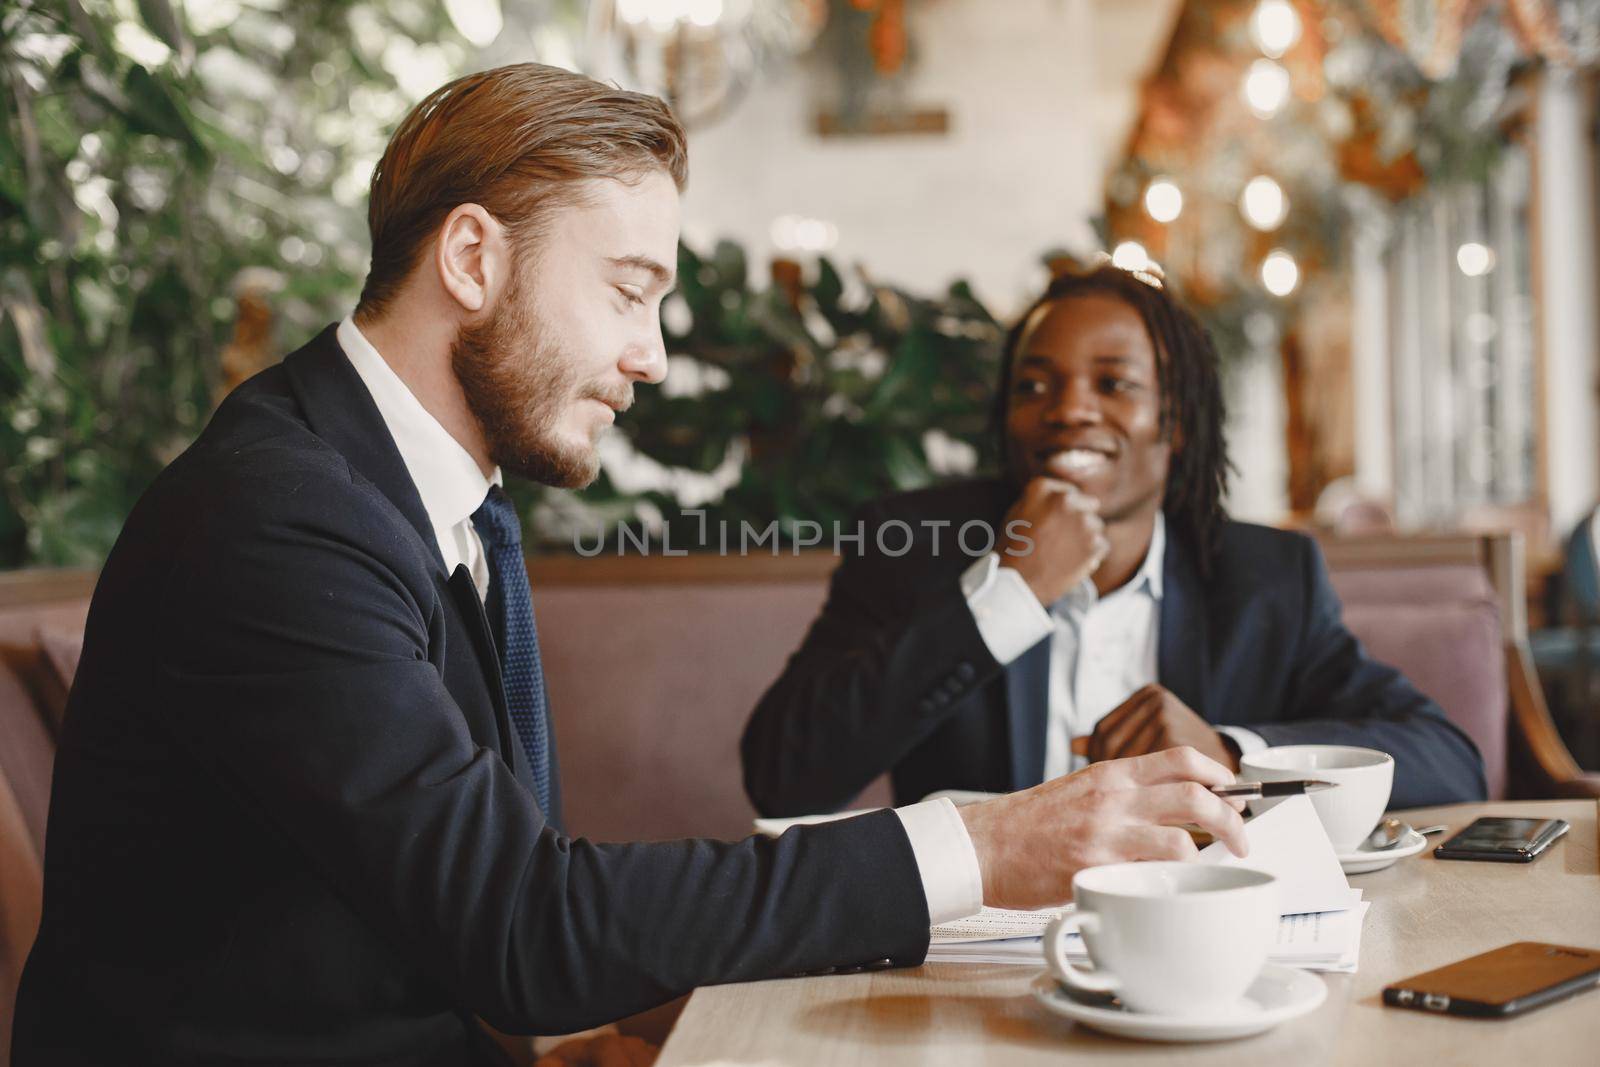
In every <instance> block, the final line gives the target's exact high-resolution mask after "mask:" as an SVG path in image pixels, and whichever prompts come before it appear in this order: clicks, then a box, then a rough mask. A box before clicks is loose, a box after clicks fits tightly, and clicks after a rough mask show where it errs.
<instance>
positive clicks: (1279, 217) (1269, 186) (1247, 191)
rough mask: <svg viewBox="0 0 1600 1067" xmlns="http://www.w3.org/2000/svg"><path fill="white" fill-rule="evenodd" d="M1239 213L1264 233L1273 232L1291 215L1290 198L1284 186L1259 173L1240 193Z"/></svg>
mask: <svg viewBox="0 0 1600 1067" xmlns="http://www.w3.org/2000/svg"><path fill="white" fill-rule="evenodd" d="M1239 213H1240V214H1242V215H1243V216H1244V219H1245V221H1246V222H1248V223H1249V224H1250V225H1251V226H1254V227H1255V228H1256V229H1258V230H1260V231H1261V232H1262V233H1271V232H1272V231H1273V230H1276V229H1277V228H1278V227H1279V226H1282V225H1283V220H1284V219H1286V218H1288V217H1289V198H1288V197H1287V196H1285V195H1284V192H1283V186H1281V185H1279V184H1278V183H1277V182H1275V181H1273V180H1272V179H1271V178H1269V177H1267V176H1266V175H1265V174H1258V175H1256V176H1255V177H1254V178H1251V179H1250V181H1249V182H1247V183H1246V184H1245V187H1244V192H1243V193H1241V194H1240V195H1239Z"/></svg>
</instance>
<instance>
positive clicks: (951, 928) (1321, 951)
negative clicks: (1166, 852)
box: [928, 797, 1369, 972]
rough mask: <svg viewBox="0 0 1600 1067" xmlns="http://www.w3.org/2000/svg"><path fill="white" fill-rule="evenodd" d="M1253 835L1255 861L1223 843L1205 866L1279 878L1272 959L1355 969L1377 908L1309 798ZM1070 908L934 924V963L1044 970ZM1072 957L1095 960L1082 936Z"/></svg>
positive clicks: (987, 912)
mask: <svg viewBox="0 0 1600 1067" xmlns="http://www.w3.org/2000/svg"><path fill="white" fill-rule="evenodd" d="M1245 834H1246V836H1247V837H1248V838H1249V839H1250V855H1249V856H1247V857H1245V858H1243V859H1240V858H1239V857H1236V856H1234V855H1233V853H1231V852H1229V851H1228V850H1227V846H1225V845H1223V844H1221V843H1218V844H1214V845H1211V846H1209V847H1208V848H1206V849H1205V850H1204V851H1202V852H1201V853H1200V862H1201V863H1218V864H1228V865H1233V866H1241V867H1253V868H1255V869H1257V870H1262V871H1266V872H1268V873H1269V874H1272V875H1273V876H1275V877H1276V878H1277V879H1278V885H1279V890H1280V911H1281V912H1282V915H1283V917H1282V919H1281V920H1279V924H1278V940H1277V943H1276V944H1275V945H1274V946H1273V947H1272V949H1271V950H1270V951H1269V952H1268V954H1267V958H1268V959H1270V960H1271V961H1273V962H1274V963H1282V964H1287V965H1288V966H1291V967H1301V968H1304V969H1306V970H1315V971H1339V972H1354V971H1355V969H1356V965H1357V963H1358V962H1359V959H1360V952H1361V927H1362V924H1363V922H1364V921H1365V920H1366V915H1367V908H1368V907H1369V905H1368V903H1367V902H1366V901H1364V900H1362V899H1361V890H1359V889H1352V888H1351V887H1350V883H1349V882H1348V881H1346V880H1345V877H1344V871H1343V870H1341V869H1340V867H1339V858H1338V856H1337V854H1335V852H1334V851H1333V845H1332V844H1331V843H1330V842H1329V841H1328V836H1327V834H1326V833H1324V832H1323V829H1322V823H1321V822H1319V821H1318V819H1317V814H1316V811H1315V810H1314V809H1313V808H1312V807H1311V802H1310V801H1309V800H1307V799H1306V798H1305V797H1293V798H1291V799H1289V800H1286V801H1285V802H1284V803H1282V804H1279V805H1277V806H1276V807H1274V808H1273V809H1272V810H1271V811H1269V812H1266V813H1265V814H1263V815H1260V816H1257V817H1256V818H1254V819H1252V820H1250V821H1249V822H1248V823H1246V824H1245ZM1070 910H1071V905H1068V906H1067V907H1065V908H1047V909H1044V910H1042V911H1005V910H1003V909H1000V908H984V909H983V910H982V911H981V912H979V913H978V914H977V915H973V916H969V917H967V918H965V919H958V920H956V921H955V922H951V923H944V924H941V925H939V926H936V927H934V928H933V931H932V944H931V945H930V947H929V949H928V960H929V962H932V963H939V962H966V963H1025V964H1030V965H1032V966H1035V967H1038V966H1043V964H1044V950H1043V946H1042V942H1041V940H1040V938H1041V937H1042V935H1043V934H1044V928H1045V926H1046V925H1048V924H1049V922H1050V920H1051V919H1053V918H1055V917H1056V916H1057V915H1062V914H1065V913H1066V912H1068V911H1070ZM1067 955H1068V956H1069V957H1072V958H1073V959H1074V961H1075V962H1085V961H1086V960H1087V959H1088V950H1087V949H1086V948H1085V947H1084V945H1083V941H1082V939H1081V938H1079V937H1078V935H1076V934H1073V935H1071V936H1070V937H1069V938H1068V941H1067Z"/></svg>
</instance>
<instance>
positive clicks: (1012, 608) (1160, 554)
mask: <svg viewBox="0 0 1600 1067" xmlns="http://www.w3.org/2000/svg"><path fill="white" fill-rule="evenodd" d="M1166 547H1167V522H1166V517H1165V516H1164V515H1162V514H1161V513H1159V512H1158V513H1157V514H1156V521H1155V528H1154V530H1153V532H1152V533H1151V536H1150V547H1149V548H1148V549H1147V550H1146V551H1145V556H1144V560H1143V562H1142V563H1140V565H1139V569H1138V571H1136V572H1135V573H1134V576H1133V577H1132V578H1131V579H1129V580H1128V581H1127V582H1126V583H1124V584H1123V585H1122V586H1121V587H1120V588H1117V589H1114V590H1112V591H1111V592H1110V593H1108V594H1106V595H1105V596H1103V597H1102V596H1100V595H1099V594H1098V592H1097V591H1096V589H1095V586H1094V582H1093V581H1092V580H1090V579H1088V578H1085V579H1084V580H1083V581H1082V582H1081V583H1079V585H1078V586H1077V588H1075V589H1073V590H1072V592H1070V593H1068V594H1067V595H1066V596H1064V597H1062V598H1061V599H1060V600H1059V601H1057V602H1056V603H1055V604H1054V605H1052V607H1051V610H1050V611H1048V612H1047V611H1045V609H1044V607H1043V606H1042V605H1041V604H1040V603H1039V600H1038V598H1037V597H1035V596H1034V595H1033V590H1031V589H1029V588H1028V583H1027V582H1026V581H1024V580H1023V577H1022V575H1021V574H1019V573H1017V571H1015V570H1013V569H1012V568H1010V567H1001V566H1000V565H999V562H1000V558H999V556H998V555H997V554H995V553H990V554H989V555H988V556H987V557H985V558H984V559H980V560H978V561H977V562H976V563H974V564H973V565H972V566H971V567H969V568H968V569H967V572H966V573H965V574H964V575H963V576H962V588H963V590H964V591H965V592H966V594H967V605H968V607H970V608H971V609H972V614H973V619H974V620H975V621H976V622H977V624H978V633H979V634H980V635H981V636H982V637H983V641H984V644H985V645H987V646H988V647H989V651H990V653H991V654H992V655H993V656H994V658H995V659H996V660H998V661H999V662H1000V663H1002V664H1009V663H1011V662H1012V661H1013V660H1015V659H1016V658H1017V657H1018V656H1020V655H1022V653H1024V652H1026V651H1027V650H1028V649H1030V648H1032V647H1033V646H1034V645H1036V644H1038V643H1039V642H1040V641H1042V640H1043V639H1044V638H1045V637H1047V636H1048V637H1049V638H1050V675H1049V678H1050V682H1049V717H1048V719H1047V720H1046V725H1045V745H1044V778H1045V781H1049V780H1050V779H1052V778H1058V777H1060V776H1061V775H1063V774H1070V773H1071V772H1073V771H1075V770H1080V769H1082V768H1083V767H1084V766H1085V765H1086V764H1087V762H1088V761H1087V759H1086V758H1085V757H1083V756H1075V755H1073V753H1072V739H1073V738H1075V737H1087V736H1089V735H1090V734H1092V733H1094V728H1095V726H1096V725H1097V724H1098V723H1099V722H1100V720H1101V719H1103V718H1105V717H1106V715H1108V714H1109V713H1111V712H1112V711H1114V710H1116V708H1117V707H1118V706H1119V705H1121V704H1122V702H1123V701H1124V700H1127V699H1128V697H1130V696H1132V695H1133V693H1134V692H1135V691H1136V690H1138V689H1140V688H1142V687H1143V686H1146V685H1149V684H1151V683H1152V682H1156V681H1159V669H1158V663H1159V661H1158V658H1157V657H1158V654H1159V651H1160V649H1159V642H1160V636H1161V597H1162V594H1163V588H1162V570H1163V562H1164V560H1165V558H1166ZM1218 730H1220V731H1221V732H1223V733H1225V734H1227V735H1228V736H1229V737H1231V738H1232V739H1233V741H1234V743H1235V744H1236V745H1238V746H1239V750H1240V752H1254V751H1257V750H1259V749H1262V748H1265V747H1266V741H1265V740H1263V739H1262V738H1261V736H1260V735H1259V734H1257V733H1255V732H1254V731H1251V730H1246V729H1244V728H1242V727H1238V726H1221V727H1218Z"/></svg>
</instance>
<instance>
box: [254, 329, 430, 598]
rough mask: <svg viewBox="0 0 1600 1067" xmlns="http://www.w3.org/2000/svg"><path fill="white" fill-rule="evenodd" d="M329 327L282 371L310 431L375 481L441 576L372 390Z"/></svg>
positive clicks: (423, 514)
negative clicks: (410, 528)
mask: <svg viewBox="0 0 1600 1067" xmlns="http://www.w3.org/2000/svg"><path fill="white" fill-rule="evenodd" d="M336 330H337V327H336V326H329V327H328V328H327V329H325V330H323V331H322V332H321V333H319V334H317V336H316V337H314V338H312V339H311V341H310V342H309V343H308V344H306V346H305V347H303V348H301V349H300V350H299V351H297V352H293V353H291V354H290V355H289V356H287V357H286V358H285V359H284V361H283V369H284V373H285V374H286V375H287V377H288V381H289V387H290V389H291V390H292V391H293V392H294V396H295V400H296V402H298V403H299V405H300V410H301V411H303V412H304V413H305V416H306V423H307V425H309V426H310V427H311V430H312V432H313V433H315V434H316V435H317V436H318V437H320V438H322V439H323V440H324V441H326V442H328V444H330V445H332V446H333V447H334V448H336V449H338V450H339V452H340V454H342V455H343V456H344V458H345V459H346V460H348V461H349V463H350V466H352V467H353V468H355V469H356V470H358V471H360V472H361V474H362V476H363V477H365V478H366V479H367V480H368V481H370V482H371V483H372V484H373V485H375V486H377V487H378V489H379V491H381V492H382V493H383V495H384V496H386V497H388V498H389V502H390V503H391V504H393V505H394V506H395V509H396V510H397V511H399V512H400V514H401V515H403V516H404V517H405V519H406V522H408V523H409V524H410V525H411V527H412V528H413V529H415V530H416V532H417V534H418V536H419V537H420V538H421V540H422V543H423V545H424V546H425V547H426V548H427V551H428V554H429V555H430V556H431V557H432V558H433V561H434V563H436V564H437V565H438V567H439V576H440V577H441V578H444V577H446V574H445V569H444V557H443V556H442V555H441V554H440V553H439V542H438V540H437V539H436V538H435V537H434V533H433V524H432V523H431V522H429V521H428V512H427V509H426V508H424V507H423V506H422V497H421V496H420V495H419V494H418V493H417V485H416V483H415V482H413V481H412V480H411V473H410V472H409V471H407V470H406V464H405V460H403V459H401V458H400V450H399V449H398V448H396V447H395V443H394V438H393V437H391V436H390V435H389V427H388V426H387V425H385V424H384V421H383V416H382V415H380V414H379V413H378V405H377V404H375V403H374V402H373V400H372V394H371V393H369V392H367V387H366V386H365V385H364V384H362V381H361V376H360V375H358V374H357V373H356V369H355V368H354V367H352V366H351V365H350V360H349V359H347V358H346V357H345V354H344V349H342V348H340V347H339V342H338V340H337V338H336V337H335V336H334V334H335V331H336Z"/></svg>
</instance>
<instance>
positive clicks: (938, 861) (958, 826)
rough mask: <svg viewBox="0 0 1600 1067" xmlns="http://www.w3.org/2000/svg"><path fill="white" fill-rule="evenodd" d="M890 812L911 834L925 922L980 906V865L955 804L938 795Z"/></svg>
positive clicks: (973, 910)
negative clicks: (925, 901)
mask: <svg viewBox="0 0 1600 1067" xmlns="http://www.w3.org/2000/svg"><path fill="white" fill-rule="evenodd" d="M894 813H895V814H896V815H898V816H900V825H902V826H904V827H905V828H906V837H908V838H910V839H911V854H912V855H913V856H915V857H916V860H917V873H918V874H920V875H921V876H922V893H923V895H924V896H926V897H927V898H928V922H929V923H930V924H931V925H933V926H938V925H939V924H940V923H947V922H950V921H951V920H952V919H964V918H966V917H967V916H968V915H975V914H977V913H978V912H979V911H980V910H981V909H982V908H983V870H982V869H981V868H980V867H979V866H978V850H977V849H975V848H973V847H972V836H971V835H970V834H968V833H967V824H966V823H964V822H962V821H961V815H960V813H959V812H957V811H956V806H955V805H954V804H952V803H950V801H949V800H948V799H946V798H944V797H940V798H939V799H938V800H925V801H923V802H922V803H920V804H910V805H907V806H906V807H903V808H896V809H894Z"/></svg>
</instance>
